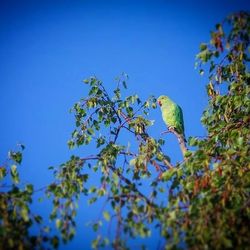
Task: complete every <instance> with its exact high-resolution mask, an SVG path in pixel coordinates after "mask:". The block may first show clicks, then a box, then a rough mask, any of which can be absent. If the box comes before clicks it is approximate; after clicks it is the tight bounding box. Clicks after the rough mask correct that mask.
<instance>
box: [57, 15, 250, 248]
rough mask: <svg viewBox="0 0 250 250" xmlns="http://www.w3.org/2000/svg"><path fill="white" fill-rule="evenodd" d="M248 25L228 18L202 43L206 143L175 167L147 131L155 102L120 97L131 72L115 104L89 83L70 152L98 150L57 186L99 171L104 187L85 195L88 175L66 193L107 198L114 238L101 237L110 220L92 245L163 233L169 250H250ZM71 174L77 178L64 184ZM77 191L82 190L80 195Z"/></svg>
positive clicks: (117, 244) (194, 141) (120, 82)
mask: <svg viewBox="0 0 250 250" xmlns="http://www.w3.org/2000/svg"><path fill="white" fill-rule="evenodd" d="M249 23H250V22H249V14H248V13H244V12H240V13H237V14H234V15H231V16H229V17H228V18H227V19H226V20H224V21H223V23H222V24H217V25H216V29H215V31H213V32H211V41H210V43H202V44H201V46H200V53H199V54H198V55H197V66H198V67H199V68H200V73H201V74H202V75H203V74H204V72H205V70H207V71H208V79H209V83H208V84H207V85H206V88H207V93H208V97H209V102H208V107H207V109H206V110H205V111H204V113H203V116H202V118H201V121H202V123H203V125H204V126H205V127H206V129H207V136H206V137H204V138H196V137H191V138H189V145H190V146H193V147H195V150H194V151H193V152H192V151H189V152H188V153H187V154H186V155H185V160H184V161H183V162H182V163H181V164H177V165H175V166H173V165H172V163H171V161H170V159H169V157H168V156H167V155H166V154H165V152H164V151H163V149H162V146H163V145H164V140H163V139H159V140H156V139H155V138H152V137H151V136H150V135H149V133H148V128H149V127H150V126H152V125H153V123H152V121H150V120H149V118H148V114H149V111H150V109H151V108H155V107H156V99H155V98H154V97H150V98H149V99H148V100H146V101H145V102H142V101H141V100H140V99H139V97H138V96H137V95H132V96H129V97H127V98H122V96H121V92H122V91H123V90H122V88H126V86H127V84H126V80H127V76H126V75H123V76H122V77H121V78H119V79H117V87H116V88H115V90H114V91H113V92H114V95H113V96H112V97H111V96H110V94H109V93H108V92H107V91H106V89H105V88H104V85H103V83H102V82H101V81H100V80H98V79H97V78H95V77H91V78H90V79H87V80H85V81H84V83H86V84H87V85H88V86H89V93H88V96H87V97H86V98H83V99H81V100H80V101H79V102H78V103H76V104H75V105H74V107H73V112H74V114H75V118H76V129H75V130H74V131H73V133H72V138H71V140H70V141H69V143H68V144H69V147H70V148H73V147H74V146H77V147H80V146H83V145H88V144H91V145H92V146H93V145H94V147H95V148H97V149H99V151H98V152H97V153H96V154H95V155H89V156H86V157H83V158H77V163H76V162H75V161H76V159H75V158H72V160H71V161H70V162H68V163H67V164H69V166H71V169H70V170H65V169H64V168H65V166H63V168H61V169H60V170H59V171H65V174H63V173H62V172H61V176H63V179H62V180H61V182H60V183H59V184H57V188H59V187H60V186H62V185H63V184H64V185H65V186H68V189H69V190H71V189H73V187H72V186H71V185H73V183H75V182H77V176H78V173H79V171H80V172H81V171H83V172H84V169H86V167H87V168H88V169H90V170H89V171H90V174H89V175H90V176H89V177H91V176H92V175H93V174H94V172H97V173H98V174H99V176H100V186H99V187H98V186H93V187H90V188H88V187H87V183H85V181H86V180H87V176H86V177H85V178H84V181H82V182H79V187H78V188H76V189H75V190H76V191H74V193H72V192H70V193H69V194H68V193H67V194H65V195H66V196H67V197H68V196H69V197H68V198H70V199H72V197H77V196H78V195H79V193H80V192H83V193H85V194H88V195H90V199H89V203H90V204H92V203H94V202H96V201H98V200H100V199H101V200H103V199H105V200H106V201H105V204H106V205H105V206H106V207H108V209H106V210H104V211H103V217H104V220H106V221H108V223H110V224H111V223H112V222H113V224H114V223H115V224H116V226H115V227H116V229H115V230H113V232H115V233H113V234H112V235H110V236H109V237H108V238H109V239H108V238H105V237H102V236H101V233H100V232H101V230H100V227H101V226H102V225H103V221H102V220H98V221H97V222H94V223H93V229H94V231H96V232H97V238H96V240H94V241H93V244H92V247H93V248H100V247H102V246H105V245H107V244H111V245H112V247H113V248H114V249H127V247H128V245H129V241H126V240H125V239H126V238H129V239H131V238H134V237H138V236H139V237H150V235H151V231H152V230H155V229H153V227H156V228H158V230H159V233H160V234H161V235H162V237H163V238H164V239H165V242H164V247H165V248H167V249H177V248H186V247H187V248H190V249H247V247H248V246H249V243H250V242H249V239H250V237H249V233H248V225H249V203H250V198H249V184H250V183H249V180H250V176H249V99H248V97H249V72H248V69H247V62H248V61H249V57H248V54H247V50H248V48H249ZM206 63H208V66H206ZM124 134H126V136H127V138H128V140H131V141H132V142H131V143H130V144H129V145H128V144H127V141H126V142H124V141H123V140H120V137H121V136H124ZM74 164H76V166H80V168H79V167H74V166H75V165H74ZM68 171H72V173H71V174H70V176H71V177H69V178H68V180H67V181H66V180H65V179H64V178H66V173H67V174H68ZM72 178H73V179H72ZM65 181H66V183H65ZM80 184H84V188H82V189H81V190H80ZM74 185H75V184H74ZM142 190H143V191H142ZM63 193H64V192H63ZM67 197H66V200H64V201H65V202H67V199H68V198H67ZM71 217H72V216H71ZM64 237H65V234H64ZM110 239H111V242H109V241H110ZM127 243H128V244H127Z"/></svg>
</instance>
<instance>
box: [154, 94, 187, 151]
mask: <svg viewBox="0 0 250 250" xmlns="http://www.w3.org/2000/svg"><path fill="white" fill-rule="evenodd" d="M157 101H158V103H159V105H160V107H161V112H162V118H163V121H164V122H165V123H166V125H167V126H168V127H169V128H171V129H173V130H174V131H175V132H176V133H177V134H178V139H179V141H180V143H182V144H183V148H184V151H186V146H185V142H186V139H185V133H184V121H183V113H182V109H181V107H180V106H179V105H177V104H176V103H175V102H173V101H172V100H171V99H170V98H169V97H167V96H165V95H161V96H159V97H158V99H157Z"/></svg>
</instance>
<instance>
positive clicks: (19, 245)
mask: <svg viewBox="0 0 250 250" xmlns="http://www.w3.org/2000/svg"><path fill="white" fill-rule="evenodd" d="M23 149H24V146H23V145H20V150H19V151H10V152H9V158H8V160H7V161H6V163H5V164H3V165H2V166H1V167H0V188H1V192H0V239H1V240H0V249H6V250H7V249H20V250H21V249H44V248H45V247H49V246H52V247H53V248H57V246H58V237H57V236H51V234H50V228H49V227H48V226H44V225H43V224H44V222H43V219H42V217H41V216H40V215H37V214H34V213H33V212H32V211H31V204H32V195H33V194H34V188H33V185H32V184H26V185H24V186H23V185H22V184H21V182H20V177H19V170H18V169H19V167H20V164H21V162H22V150H23ZM34 230H37V231H38V233H36V234H34V233H31V231H34Z"/></svg>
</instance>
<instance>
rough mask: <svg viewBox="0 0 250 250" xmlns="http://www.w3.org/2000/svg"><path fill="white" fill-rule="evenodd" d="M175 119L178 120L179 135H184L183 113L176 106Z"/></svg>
mask: <svg viewBox="0 0 250 250" xmlns="http://www.w3.org/2000/svg"><path fill="white" fill-rule="evenodd" d="M176 118H177V120H178V123H179V126H180V129H181V133H182V134H183V135H184V119H183V112H182V109H181V107H180V106H178V105H176Z"/></svg>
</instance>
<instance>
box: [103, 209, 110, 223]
mask: <svg viewBox="0 0 250 250" xmlns="http://www.w3.org/2000/svg"><path fill="white" fill-rule="evenodd" d="M103 217H104V219H105V220H106V221H110V214H109V212H108V211H104V212H103Z"/></svg>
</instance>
